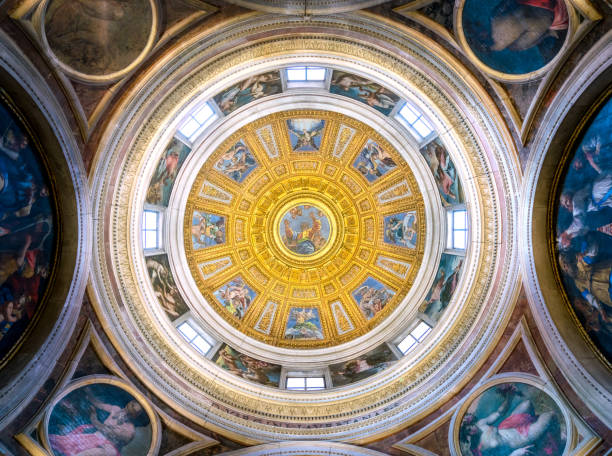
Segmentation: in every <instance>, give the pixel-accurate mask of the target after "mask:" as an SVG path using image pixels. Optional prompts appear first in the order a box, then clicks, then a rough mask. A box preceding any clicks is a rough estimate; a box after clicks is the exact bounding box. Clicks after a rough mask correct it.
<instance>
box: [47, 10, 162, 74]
mask: <svg viewBox="0 0 612 456" xmlns="http://www.w3.org/2000/svg"><path fill="white" fill-rule="evenodd" d="M44 21H45V36H46V38H47V41H48V43H49V46H50V47H51V50H52V51H53V53H54V54H55V55H56V57H57V58H58V59H59V60H60V61H61V62H63V63H64V64H66V65H68V66H69V67H71V68H74V69H75V70H76V71H78V72H80V73H85V74H88V75H106V74H110V73H114V72H117V71H120V70H122V69H124V68H126V67H128V66H129V65H130V64H131V63H132V62H133V61H134V60H136V59H137V58H138V56H139V55H140V53H141V52H142V51H144V49H145V47H146V45H147V41H148V39H149V35H150V34H151V27H152V26H153V11H152V8H151V3H150V2H149V0H95V1H91V0H51V1H50V2H49V5H48V6H47V9H46V14H45V19H44Z"/></svg>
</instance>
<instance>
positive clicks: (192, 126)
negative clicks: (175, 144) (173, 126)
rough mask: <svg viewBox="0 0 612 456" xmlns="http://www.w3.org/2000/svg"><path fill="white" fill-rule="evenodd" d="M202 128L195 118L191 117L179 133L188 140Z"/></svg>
mask: <svg viewBox="0 0 612 456" xmlns="http://www.w3.org/2000/svg"><path fill="white" fill-rule="evenodd" d="M198 128H200V124H199V123H198V122H197V120H195V119H194V118H193V117H191V116H189V119H188V120H187V122H185V123H184V124H183V125H181V127H180V128H179V132H180V133H181V134H182V135H184V136H185V137H187V138H191V136H192V135H193V134H194V133H195V132H196V131H197V130H198Z"/></svg>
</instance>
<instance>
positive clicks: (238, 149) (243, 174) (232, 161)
mask: <svg viewBox="0 0 612 456" xmlns="http://www.w3.org/2000/svg"><path fill="white" fill-rule="evenodd" d="M255 168H257V161H256V160H255V157H254V156H253V153H252V152H251V151H250V150H249V148H248V147H247V146H246V144H245V143H244V141H243V140H242V139H241V140H240V141H238V142H237V143H236V144H234V145H233V146H232V147H230V148H229V149H228V150H227V151H226V152H225V153H224V154H223V155H221V157H219V159H218V160H217V162H216V163H215V169H216V170H217V171H219V172H220V173H221V174H223V175H225V176H227V177H229V178H230V179H232V180H234V181H236V182H238V183H239V184H240V183H241V182H242V181H243V180H245V179H246V178H247V176H248V175H249V174H250V173H251V171H253V170H254V169H255Z"/></svg>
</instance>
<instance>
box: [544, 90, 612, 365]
mask: <svg viewBox="0 0 612 456" xmlns="http://www.w3.org/2000/svg"><path fill="white" fill-rule="evenodd" d="M611 132H612V101H611V100H608V101H607V102H606V104H605V105H604V106H603V107H602V108H601V109H600V111H599V112H598V113H597V115H596V116H595V117H594V118H593V120H592V121H591V123H590V125H589V126H588V128H587V130H586V131H585V133H584V136H583V137H582V140H581V141H580V143H579V144H578V146H577V147H576V148H575V150H574V154H573V156H572V159H571V163H570V166H569V169H568V171H567V175H566V176H565V180H564V181H563V187H562V188H561V193H560V196H559V203H558V216H557V233H556V234H557V248H558V260H559V266H560V272H561V280H562V283H563V287H564V289H565V292H566V294H567V297H568V299H569V302H570V305H571V307H572V309H573V310H574V312H575V313H576V315H577V317H578V319H579V320H580V322H581V323H582V325H583V327H584V329H585V330H586V332H587V334H588V335H589V336H590V337H591V339H592V340H593V342H594V343H595V345H596V346H597V347H598V348H599V349H600V350H601V351H602V353H603V354H604V355H605V356H606V358H607V359H608V361H609V362H612V134H611Z"/></svg>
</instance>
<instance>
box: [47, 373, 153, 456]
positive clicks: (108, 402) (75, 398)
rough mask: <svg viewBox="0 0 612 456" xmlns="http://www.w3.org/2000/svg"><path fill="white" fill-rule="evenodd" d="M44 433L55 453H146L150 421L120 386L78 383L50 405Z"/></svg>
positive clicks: (63, 455) (61, 455)
mask: <svg viewBox="0 0 612 456" xmlns="http://www.w3.org/2000/svg"><path fill="white" fill-rule="evenodd" d="M47 435H48V440H49V445H50V448H51V451H52V452H53V454H54V455H55V456H74V455H100V456H102V455H118V456H132V455H136V454H138V455H146V454H147V453H148V452H149V450H150V449H151V445H153V441H152V424H151V419H150V418H149V415H148V414H147V412H146V410H145V408H144V407H143V405H142V404H141V403H140V402H139V401H138V400H137V399H135V398H134V396H132V394H130V393H129V392H127V391H125V390H124V389H123V388H120V387H119V386H116V385H113V384H109V383H93V384H89V385H84V386H81V387H78V388H76V389H74V390H73V391H71V392H70V393H68V394H67V395H66V396H65V397H63V398H62V399H61V400H60V401H59V402H58V403H57V404H56V405H55V406H54V407H53V409H52V411H51V415H50V417H49V424H48V428H47Z"/></svg>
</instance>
